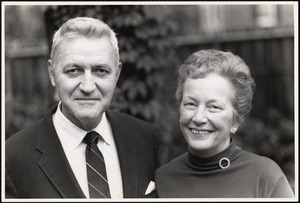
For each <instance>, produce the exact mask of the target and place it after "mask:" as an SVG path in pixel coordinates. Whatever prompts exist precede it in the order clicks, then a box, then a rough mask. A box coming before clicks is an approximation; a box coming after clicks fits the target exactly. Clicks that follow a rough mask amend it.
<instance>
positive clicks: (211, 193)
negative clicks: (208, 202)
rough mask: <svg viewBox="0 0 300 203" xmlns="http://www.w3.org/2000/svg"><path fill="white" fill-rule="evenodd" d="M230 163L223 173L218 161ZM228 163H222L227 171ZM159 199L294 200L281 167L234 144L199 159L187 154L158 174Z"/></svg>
mask: <svg viewBox="0 0 300 203" xmlns="http://www.w3.org/2000/svg"><path fill="white" fill-rule="evenodd" d="M223 157H226V158H228V159H229V160H230V165H229V167H228V168H224V169H222V168H221V167H220V166H219V161H220V159H222V158H223ZM227 164H228V162H227V161H225V160H224V161H222V166H224V167H226V165H227ZM156 188H157V192H158V197H166V198H235V197H236V198H293V197H294V194H293V191H292V189H291V187H290V185H289V183H288V181H287V179H286V177H285V175H284V174H283V172H282V170H281V169H280V167H279V166H278V165H277V164H276V163H275V162H274V161H272V160H271V159H269V158H267V157H263V156H259V155H256V154H253V153H250V152H247V151H244V150H242V149H241V148H240V147H238V146H236V145H235V144H234V142H233V141H232V142H231V144H230V146H229V147H228V148H227V149H226V150H225V151H223V152H221V153H219V154H217V155H215V156H213V157H210V158H199V157H196V156H194V155H192V154H191V153H185V154H183V155H181V156H179V157H178V158H176V159H175V160H173V161H171V162H170V163H168V164H166V165H164V166H162V167H161V168H159V169H158V170H157V171H156Z"/></svg>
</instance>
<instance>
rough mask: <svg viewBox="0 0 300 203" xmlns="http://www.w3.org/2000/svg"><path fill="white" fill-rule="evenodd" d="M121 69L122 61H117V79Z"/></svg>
mask: <svg viewBox="0 0 300 203" xmlns="http://www.w3.org/2000/svg"><path fill="white" fill-rule="evenodd" d="M121 70H122V63H121V62H119V63H118V67H117V80H118V79H119V77H120V74H121Z"/></svg>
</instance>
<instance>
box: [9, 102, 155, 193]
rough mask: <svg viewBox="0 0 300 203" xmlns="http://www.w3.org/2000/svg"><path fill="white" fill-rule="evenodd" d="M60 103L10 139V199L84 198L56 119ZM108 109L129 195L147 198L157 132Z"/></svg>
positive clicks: (134, 119) (126, 190)
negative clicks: (55, 113) (63, 146)
mask: <svg viewBox="0 0 300 203" xmlns="http://www.w3.org/2000/svg"><path fill="white" fill-rule="evenodd" d="M56 108H57V106H55V107H53V108H52V109H51V111H50V112H49V113H48V114H47V115H46V116H45V117H44V118H43V119H41V120H40V121H38V122H37V123H35V124H33V125H31V126H30V127H28V128H26V129H24V130H22V131H20V132H18V133H16V134H15V135H13V136H12V137H10V138H9V139H8V140H7V141H6V146H5V168H6V171H5V195H6V198H85V196H84V193H83V192H82V190H81V188H80V186H79V184H78V182H77V180H76V178H75V175H74V174H73V172H72V169H71V167H70V165H69V163H68V160H67V158H66V156H65V153H64V150H63V148H62V145H61V143H60V140H59V138H58V136H57V134H56V131H55V128H54V125H53V122H52V114H53V113H54V112H55V110H56ZM106 113H107V118H108V120H109V122H110V124H111V127H112V131H113V135H114V138H115V142H116V146H117V151H118V156H119V161H120V167H121V174H122V181H123V193H124V197H125V198H136V197H144V194H145V191H146V188H147V186H148V184H149V182H150V181H151V180H152V181H153V180H154V171H155V170H156V168H157V167H158V156H157V151H158V143H157V133H156V131H155V130H154V129H153V128H152V127H150V125H148V124H147V123H145V122H143V121H141V120H138V119H136V118H134V117H131V116H129V115H126V114H122V113H118V112H114V111H107V112H106Z"/></svg>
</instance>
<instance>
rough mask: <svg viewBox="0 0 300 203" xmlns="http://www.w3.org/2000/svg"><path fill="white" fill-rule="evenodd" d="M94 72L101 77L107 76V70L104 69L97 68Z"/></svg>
mask: <svg viewBox="0 0 300 203" xmlns="http://www.w3.org/2000/svg"><path fill="white" fill-rule="evenodd" d="M94 72H95V73H96V74H98V75H100V76H103V75H107V74H109V70H107V69H105V68H98V69H95V70H94Z"/></svg>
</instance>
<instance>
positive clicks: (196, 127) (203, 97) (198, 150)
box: [179, 74, 238, 157]
mask: <svg viewBox="0 0 300 203" xmlns="http://www.w3.org/2000/svg"><path fill="white" fill-rule="evenodd" d="M233 98H234V87H233V85H232V84H231V82H230V81H229V80H227V79H225V78H224V77H222V76H220V75H218V74H209V75H207V76H206V77H205V78H198V79H191V78H187V79H186V81H185V82H184V84H183V96H182V101H181V105H180V121H179V122H180V127H181V130H182V132H183V134H184V137H185V139H186V141H187V143H188V145H189V150H190V152H191V153H193V154H194V155H196V156H200V157H210V156H213V155H215V154H217V153H219V152H221V151H223V150H225V149H226V148H227V147H228V146H229V144H230V130H231V128H233V127H235V128H237V127H238V124H237V123H234V119H233V115H234V108H233V105H232V101H233Z"/></svg>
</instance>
